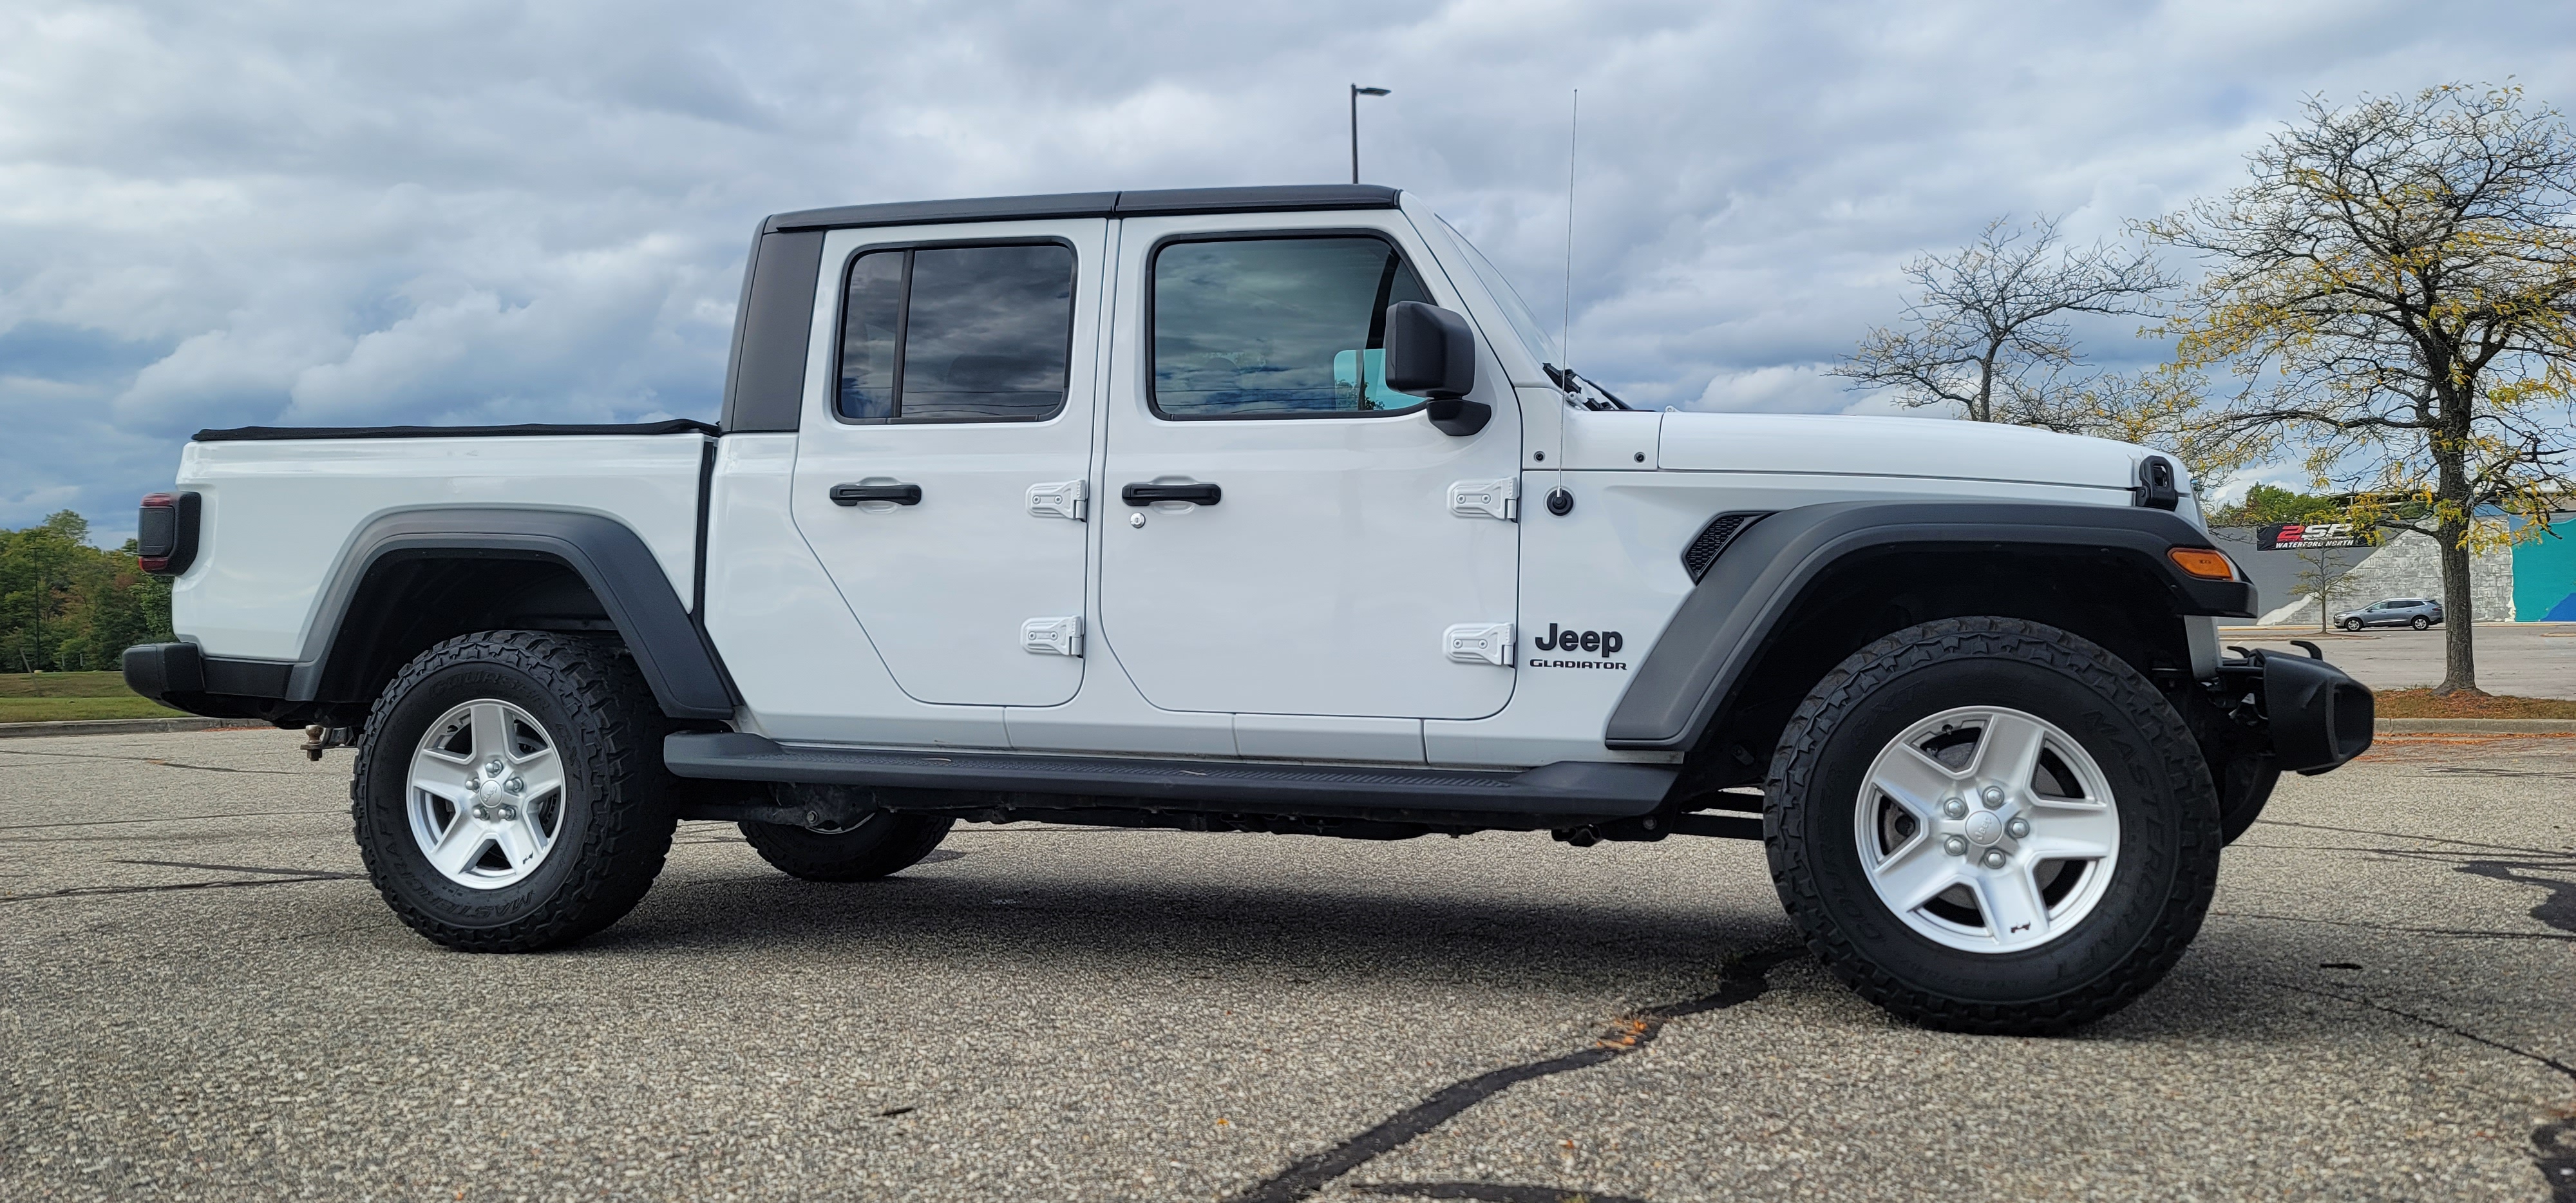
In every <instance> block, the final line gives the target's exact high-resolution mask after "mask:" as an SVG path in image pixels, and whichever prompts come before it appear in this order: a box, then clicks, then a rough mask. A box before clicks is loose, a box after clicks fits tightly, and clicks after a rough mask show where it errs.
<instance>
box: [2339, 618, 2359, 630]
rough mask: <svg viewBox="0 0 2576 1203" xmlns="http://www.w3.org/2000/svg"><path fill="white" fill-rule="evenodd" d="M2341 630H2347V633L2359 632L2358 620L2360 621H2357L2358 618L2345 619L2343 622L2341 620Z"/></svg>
mask: <svg viewBox="0 0 2576 1203" xmlns="http://www.w3.org/2000/svg"><path fill="white" fill-rule="evenodd" d="M2343 629H2345V630H2347V631H2358V630H2360V629H2361V620H2360V619H2358V618H2347V619H2344V620H2343Z"/></svg>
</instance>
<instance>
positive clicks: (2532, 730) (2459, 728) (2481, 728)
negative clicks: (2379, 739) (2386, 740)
mask: <svg viewBox="0 0 2576 1203" xmlns="http://www.w3.org/2000/svg"><path fill="white" fill-rule="evenodd" d="M2373 729H2374V730H2376V731H2377V732H2378V733H2379V734H2381V735H2442V734H2449V735H2468V734H2484V735H2576V719H2571V718H2383V719H2377V720H2374V723H2373Z"/></svg>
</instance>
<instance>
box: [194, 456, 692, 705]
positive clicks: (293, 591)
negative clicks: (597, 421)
mask: <svg viewBox="0 0 2576 1203" xmlns="http://www.w3.org/2000/svg"><path fill="white" fill-rule="evenodd" d="M713 434H714V429H713V428H712V427H710V426H708V425H706V424H705V423H702V422H692V421H671V422H656V423H646V424H631V425H614V426H533V425H532V426H484V427H472V426H465V427H423V426H371V427H337V428H334V427H263V426H249V427H239V428H235V429H230V430H208V431H202V432H200V433H199V434H198V435H197V438H196V440H195V441H194V442H191V443H190V444H189V445H188V447H187V450H186V451H185V453H184V454H183V455H182V457H181V459H180V467H179V476H178V487H179V488H181V489H183V490H188V491H192V492H195V493H197V494H198V495H199V496H200V498H201V502H200V504H201V505H202V506H203V519H202V525H201V529H202V532H203V533H202V538H203V540H204V542H203V545H202V550H201V552H200V554H199V555H198V557H197V562H196V567H195V568H194V570H192V571H190V572H188V573H187V574H186V575H184V576H182V577H181V578H179V580H178V581H177V582H176V583H175V585H174V587H173V589H172V591H171V608H172V615H173V617H174V619H175V620H176V625H177V627H178V629H179V630H182V631H185V632H187V633H188V636H189V638H190V640H191V641H192V642H195V643H197V644H198V645H199V646H200V648H201V649H202V650H203V651H204V652H205V654H207V655H210V656H224V657H233V658H241V659H251V660H276V661H295V660H302V659H308V658H310V657H311V656H313V655H314V654H315V653H316V651H317V650H318V649H317V648H316V647H315V646H314V644H315V639H316V633H315V631H314V630H313V626H314V613H315V608H316V604H317V602H318V601H319V600H320V595H321V592H322V590H323V587H324V585H325V584H326V582H328V581H329V580H330V578H331V575H332V570H333V568H334V567H335V566H336V565H338V564H339V563H340V562H341V561H342V559H343V558H344V557H345V555H346V553H347V551H348V547H349V543H350V541H351V539H352V538H353V537H354V536H355V535H356V534H357V533H358V532H359V531H360V530H361V529H363V528H365V527H366V526H367V524H368V523H370V522H373V521H375V520H376V519H378V518H381V517H384V516H385V515H388V514H392V513H396V512H399V511H403V510H415V509H433V508H435V509H446V510H453V509H460V508H461V509H473V508H478V507H496V508H497V507H509V508H512V509H520V510H527V509H537V510H561V511H568V512H573V513H587V514H598V515H602V516H605V517H609V518H612V519H615V520H617V521H619V522H621V523H623V524H625V525H627V526H628V527H630V528H632V529H633V530H634V531H635V533H636V534H637V535H638V536H640V537H641V538H642V539H643V541H644V543H645V545H646V546H647V547H648V548H650V549H651V551H652V553H653V557H654V559H655V561H656V562H657V563H658V564H659V565H660V567H661V569H662V572H663V573H664V575H665V576H667V577H668V578H669V580H670V582H671V587H672V590H673V591H674V592H675V593H677V594H678V595H679V597H680V598H681V600H682V603H683V604H684V605H689V606H694V605H695V604H696V596H697V593H696V589H695V578H696V557H697V543H698V534H699V500H700V477H701V474H702V472H703V470H704V462H705V459H706V455H707V452H708V451H709V450H710V449H711V448H712V446H713V444H714V438H713Z"/></svg>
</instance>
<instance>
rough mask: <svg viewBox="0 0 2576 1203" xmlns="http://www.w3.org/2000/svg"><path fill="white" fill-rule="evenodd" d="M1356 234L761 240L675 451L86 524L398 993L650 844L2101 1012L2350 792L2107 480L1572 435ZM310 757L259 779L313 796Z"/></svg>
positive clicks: (219, 476)
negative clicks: (1356, 884)
mask: <svg viewBox="0 0 2576 1203" xmlns="http://www.w3.org/2000/svg"><path fill="white" fill-rule="evenodd" d="M1552 358H1554V356H1553V354H1552V352H1551V351H1550V349H1549V344H1548V342H1547V339H1546V337H1545V335H1544V334H1543V333H1542V332H1541V329H1540V327H1539V325H1538V323H1536V322H1535V321H1533V320H1532V319H1531V317H1530V314H1529V312H1528V311H1527V309H1526V308H1525V307H1524V306H1523V304H1522V303H1521V301H1520V300H1519V299H1518V298H1517V297H1516V296H1515V295H1514V293H1513V292H1512V290H1511V288H1510V287H1509V286H1508V285H1507V284H1506V283H1505V282H1504V280H1503V278H1502V277H1501V275H1500V274H1499V273H1497V272H1496V271H1495V269H1494V267H1493V266H1492V265H1491V264H1490V263H1488V262H1487V261H1486V260H1485V258H1484V257H1483V256H1481V255H1480V254H1479V253H1478V252H1477V251H1476V250H1475V248H1473V247H1472V246H1470V245H1469V244H1468V243H1467V241H1466V240H1465V239H1464V238H1463V237H1461V236H1460V235H1459V234H1458V233H1457V231H1456V230H1454V229H1452V228H1451V227H1450V226H1448V225H1447V224H1446V223H1444V222H1442V221H1441V220H1440V219H1439V218H1437V217H1435V216H1433V215H1432V214H1431V213H1429V212H1428V211H1425V210H1424V209H1422V208H1420V207H1418V205H1417V204H1416V203H1415V202H1413V201H1411V200H1409V199H1407V198H1406V197H1404V196H1403V195H1401V194H1400V193H1398V192H1396V191H1394V190H1392V189H1385V188H1376V187H1362V186H1358V185H1351V186H1339V185H1335V186H1300V187H1275V188H1216V189H1189V190H1173V191H1155V192H1104V193H1083V194H1072V195H1058V196H1030V197H1008V198H998V199H981V200H960V201H938V202H927V203H912V204H891V205H863V206H856V207H850V208H838V209H820V210H813V211H809V212H800V213H785V214H780V215H777V216H774V217H771V218H769V219H767V220H766V221H764V222H762V223H761V225H760V228H759V231H758V233H757V235H756V236H755V239H754V242H753V248H752V254H751V260H750V263H749V266H748V268H747V270H746V272H745V279H744V282H743V289H742V303H741V308H740V313H739V316H738V318H737V319H736V327H735V334H734V346H733V353H732V362H731V366H730V368H729V370H728V372H727V376H726V380H725V387H724V406H723V414H722V420H721V421H720V422H718V423H717V424H716V425H713V426H708V425H705V424H703V423H699V422H690V421H674V422H664V423H658V424H653V425H644V426H520V427H508V428H418V427H396V428H364V429H278V428H245V429H235V430H208V431H204V432H202V433H200V434H198V435H197V437H196V439H195V440H194V441H193V442H192V443H191V444H190V445H189V446H188V448H187V451H186V454H185V455H184V456H183V457H182V459H181V461H180V467H179V474H178V479H177V482H176V487H175V488H174V489H173V490H172V491H170V492H168V493H160V494H155V495H153V496H151V497H148V498H146V499H145V500H144V503H143V511H142V527H141V545H142V548H143V553H142V554H143V555H144V556H145V557H146V566H147V568H149V569H151V570H153V571H157V572H162V573H166V574H169V575H171V576H173V577H174V578H175V584H174V587H173V594H172V596H173V599H174V601H173V605H174V615H175V618H176V625H177V629H178V631H179V633H180V638H181V640H182V642H179V643H172V644H162V645H154V646H147V647H139V648H136V649H134V650H133V651H131V652H129V653H128V654H127V656H126V660H125V674H126V679H127V680H128V681H129V682H131V683H132V685H133V686H134V688H135V689H137V690H138V691H140V692H142V693H144V694H146V695H149V696H151V697H155V698H159V699H161V700H163V701H165V702H167V703H169V704H170V705H173V706H177V707H180V708H182V709H185V710H190V711H194V712H196V713H199V714H207V715H220V716H239V717H247V718H254V719H261V720H267V721H270V722H273V723H275V724H277V725H278V726H281V727H309V728H317V729H318V730H316V731H315V733H314V734H315V739H314V741H313V744H312V745H311V746H312V747H314V748H319V747H321V746H329V745H332V744H339V743H347V744H353V745H354V746H355V747H356V749H357V758H356V765H355V770H354V780H353V782H352V785H351V788H350V797H351V802H352V811H353V814H354V817H355V821H356V829H357V832H356V834H357V840H358V845H359V847H360V849H361V851H362V852H363V853H364V855H365V858H366V864H367V868H368V872H369V873H370V875H371V876H372V877H373V880H374V882H375V884H376V886H377V888H378V889H379V890H380V891H381V892H382V893H383V895H384V898H385V900H386V902H387V903H389V904H390V905H391V906H392V907H393V909H394V911H395V912H396V913H397V914H399V915H400V916H401V917H402V918H403V920H404V921H405V922H406V923H409V924H410V925H411V926H412V927H414V928H415V929H417V930H418V931H420V932H421V934H423V935H425V936H427V937H428V938H430V939H432V940H435V941H438V942H439V943H442V944H445V945H448V946H451V947H455V948H460V949H468V950H478V951H512V950H527V949H536V948H543V947H547V946H551V945H558V944H562V943H565V942H567V941H571V940H576V939H579V938H581V937H582V936H584V935H587V934H589V933H591V932H595V931H597V930H599V929H600V928H602V927H605V926H606V925H608V924H610V923H612V922H615V921H616V920H617V918H618V917H619V916H620V915H623V914H624V913H625V912H626V911H627V910H628V909H630V908H631V907H633V906H634V905H635V903H636V901H637V900H638V899H639V898H640V897H641V896H642V895H643V894H644V892H645V890H646V888H647V887H648V886H649V885H650V884H651V882H652V879H653V877H654V875H655V873H656V872H657V871H659V869H660V868H661V865H662V861H663V857H664V854H665V852H666V850H667V849H668V847H669V844H670V840H671V835H672V830H673V824H674V822H675V821H676V820H678V819H684V818H694V819H720V820H730V821H735V822H739V823H740V824H741V825H742V829H743V831H744V833H745V834H746V835H747V836H748V837H749V839H750V842H751V844H752V846H753V847H754V848H756V849H758V850H759V852H760V854H761V855H762V856H764V857H766V858H767V859H768V860H769V861H770V862H771V863H772V864H774V865H776V866H777V867H778V868H780V869H782V870H784V871H786V872H789V873H792V874H796V875H797V876H800V877H805V878H811V879H815V880H820V881H842V882H855V881H863V880H867V879H872V878H878V877H883V876H885V875H887V874H889V873H894V872H896V871H898V870H901V869H903V868H904V867H906V866H908V865H911V864H913V863H915V862H917V861H919V860H920V859H921V858H922V857H923V856H924V855H926V854H927V853H928V852H929V851H930V850H931V849H932V848H933V847H934V846H935V845H936V844H938V842H939V841H940V839H941V838H942V837H943V836H944V835H945V834H946V833H947V832H948V830H949V828H950V826H951V824H953V823H955V822H958V821H960V820H964V821H968V822H997V823H1006V822H1013V821H1019V820H1043V821H1049V822H1059V823H1089V824H1114V825H1127V826H1146V827H1173V828H1183V829H1187V830H1192V831H1218V830H1223V831H1253V832H1302V833H1309V834H1315V835H1334V836H1347V837H1353V838H1359V839H1401V838H1406V837H1411V836H1419V835H1426V834H1433V833H1447V834H1459V833H1466V832H1476V831H1491V830H1511V831H1530V832H1539V831H1544V832H1550V833H1553V834H1554V836H1555V837H1556V838H1557V839H1560V840H1564V841H1566V842H1568V843H1571V844H1575V845H1589V844H1593V843H1595V842H1598V841H1603V840H1661V839H1666V838H1672V837H1700V836H1727V837H1736V838H1742V839H1758V840H1761V841H1763V842H1764V844H1765V846H1766V847H1767V849H1768V853H1769V861H1770V869H1771V875H1772V878H1773V880H1774V881H1775V882H1776V883H1777V885H1778V889H1779V894H1780V898H1781V901H1782V902H1783V903H1784V904H1785V905H1786V906H1787V908H1788V910H1789V913H1790V914H1791V915H1792V916H1793V917H1794V918H1795V920H1796V922H1797V923H1798V925H1799V927H1800V928H1801V930H1802V931H1803V932H1804V933H1805V936H1806V938H1807V940H1808V942H1809V944H1810V946H1811V947H1812V948H1813V949H1814V951H1815V954H1816V955H1817V956H1818V957H1819V958H1821V959H1822V960H1823V962H1824V963H1825V964H1826V965H1827V966H1829V967H1830V968H1831V969H1832V970H1833V972H1835V973H1836V974H1837V975H1839V976H1840V977H1841V979H1842V980H1844V981H1845V982H1848V983H1849V984H1850V985H1851V987H1852V988H1853V989H1855V990H1857V991H1859V992H1860V993H1862V994H1863V995H1865V996H1866V997H1868V998H1870V999H1871V1000H1873V1001H1875V1002H1877V1003H1879V1004H1880V1005H1882V1006H1884V1007H1886V1008H1888V1009H1889V1010H1891V1011H1893V1012H1895V1013H1897V1014H1900V1015H1902V1016H1905V1017H1908V1018H1910V1019H1913V1020H1916V1021H1919V1022H1922V1023H1926V1024H1931V1025H1935V1026H1940V1027H1946V1028H1953V1029H1958V1030H1966V1031H1981V1032H2047V1031H2056V1030H2062V1029H2064V1028H2067V1027H2070V1026H2073V1025H2076V1024H2081V1023H2084V1022H2086V1021H2088V1020H2092V1019H2095V1018H2098V1017H2100V1016H2102V1015H2104V1014H2107V1013H2109V1012H2111V1011H2112V1010H2114V1009H2116V1008H2118V1007H2120V1006H2122V1005H2123V1004H2125V1003H2126V1002H2127V1001H2128V1000H2130V999H2132V998H2134V997H2136V996H2137V995H2138V994H2139V993H2140V992H2141V991H2143V990H2146V989H2147V988H2149V987H2150V986H2151V985H2153V984H2154V983H2155V982H2156V981H2157V979H2158V978H2159V977H2160V975H2162V974H2163V973H2164V972H2165V971H2166V970H2167V969H2168V968H2169V967H2171V966H2172V965H2173V963H2174V961H2175V960H2176V958H2178V957H2179V956H2180V955H2181V954H2182V951H2183V949H2184V947H2185V945H2186V944H2187V943H2188V942H2189V941H2190V939H2191V938H2192V936H2193V934H2194V933H2195V932H2196V931H2197V929H2198V928H2199V926H2200V922H2201V917H2202V915H2203V913H2204V912H2205V910H2206V909H2207V907H2208V904H2209V901H2210V894H2211V890H2212V887H2213V883H2214V881H2215V878H2216V874H2217V868H2218V857H2219V850H2220V847H2221V846H2222V845H2223V844H2225V843H2226V842H2227V841H2228V840H2230V839H2232V838H2233V837H2234V836H2235V835H2236V834H2237V833H2240V832H2242V831H2243V830H2245V828H2246V826H2247V825H2248V824H2250V823H2251V822H2253V820H2254V816H2255V814H2256V813H2257V812H2258V811H2260V810H2261V808H2262V806H2263V803H2264V800H2265V798H2266V797H2267V796H2268V795H2269V794H2270V792H2271V789H2272V786H2273V783H2274V781H2275V780H2276V778H2277V777H2278V775H2279V774H2280V773H2281V772H2282V771H2283V770H2294V771H2301V772H2311V773H2313V772H2322V771H2324V770H2327V769H2330V768H2333V767H2335V766H2337V765H2339V764H2342V763H2343V762H2345V761H2347V760H2349V759H2351V758H2352V757H2354V756H2356V755H2358V754H2360V753H2361V752H2362V750H2363V749H2365V748H2366V747H2367V746H2368V745H2369V742H2370V733H2371V697H2370V694H2369V692H2368V691H2367V690H2364V689H2363V688H2361V687H2360V686H2359V685H2357V684H2355V683H2354V682H2353V681H2352V680H2351V679H2350V678H2349V677H2346V676H2345V675H2344V674H2342V673H2341V672H2339V671H2337V670H2335V669H2333V668H2331V667H2328V666H2327V665H2325V664H2324V663H2323V662H2322V661H2321V660H2319V659H2316V658H2313V656H2312V655H2310V656H2297V655H2291V656H2284V655H2273V654H2266V653H2263V652H2251V653H2244V654H2235V655H2231V654H2228V653H2227V652H2226V651H2224V650H2222V649H2221V647H2220V646H2219V643H2218V637H2217V620H2218V619H2219V618H2222V617H2230V616H2233V617H2239V618H2242V617H2246V616H2249V615H2251V614H2253V613H2254V612H2255V605H2254V595H2253V590H2252V588H2251V587H2250V586H2249V585H2248V584H2247V583H2246V581H2245V579H2244V577H2243V575H2242V573H2240V572H2239V571H2237V569H2236V567H2235V566H2234V565H2233V564H2231V563H2230V562H2229V560H2228V559H2227V557H2226V556H2224V555H2223V554H2221V553H2219V552H2218V551H2217V550H2215V549H2214V548H2213V547H2212V546H2211V544H2210V541H2209V538H2208V536H2207V534H2206V532H2205V531H2204V530H2203V528H2202V524H2201V520H2200V516H2199V513H2200V507H2199V503H2198V500H2197V498H2196V497H2195V496H2194V493H2193V486H2192V483H2191V482H2190V481H2189V480H2188V479H2186V478H2185V476H2184V474H2182V473H2181V472H2179V471H2178V470H2177V469H2176V467H2175V466H2174V464H2173V463H2172V462H2171V461H2170V460H2168V459H2167V458H2165V457H2164V456H2161V455H2158V454H2156V453H2155V452H2153V451H2150V450H2147V449H2144V448H2140V447H2133V446H2128V445H2124V444H2119V443H2111V442H2104V441H2099V440H2093V439H2082V438H2073V437H2066V436H2061V435H2055V434H2048V433H2043V432H2039V431H2033V430H2027V429H2018V428H2011V427H2001V426H1990V425H1977V424H1970V423H1965V422H1947V421H1937V420H1913V419H1876V418H1857V417H1823V416H1815V417H1799V416H1775V415H1756V414H1721V413H1678V412H1665V413H1648V412H1639V411H1635V410H1632V409H1630V408H1628V407H1627V406H1625V405H1623V404H1622V403H1620V402H1619V401H1618V399H1617V398H1615V397H1612V396H1610V395H1609V394H1607V393H1606V392H1604V391H1602V390H1601V389H1600V388H1598V387H1597V386H1595V385H1592V384H1591V383H1590V382H1588V381H1585V380H1582V379H1580V378H1579V377H1577V376H1575V375H1574V374H1573V373H1572V372H1571V371H1568V370H1565V369H1563V368H1561V367H1559V366H1557V365H1555V364H1553V363H1551V362H1550V360H1551V359H1552ZM316 754H317V755H318V752H317V753H316Z"/></svg>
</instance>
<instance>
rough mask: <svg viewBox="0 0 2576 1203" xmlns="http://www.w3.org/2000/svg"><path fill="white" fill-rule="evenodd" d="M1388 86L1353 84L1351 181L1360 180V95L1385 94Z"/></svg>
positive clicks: (1357, 181)
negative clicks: (1374, 86) (1365, 86)
mask: <svg viewBox="0 0 2576 1203" xmlns="http://www.w3.org/2000/svg"><path fill="white" fill-rule="evenodd" d="M1387 92H1388V89H1386V88H1363V87H1361V86H1359V85H1358V84H1352V85H1351V182H1352V183H1354V184H1356V183H1359V182H1360V97H1363V96H1384V95H1386V94H1387Z"/></svg>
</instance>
